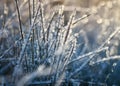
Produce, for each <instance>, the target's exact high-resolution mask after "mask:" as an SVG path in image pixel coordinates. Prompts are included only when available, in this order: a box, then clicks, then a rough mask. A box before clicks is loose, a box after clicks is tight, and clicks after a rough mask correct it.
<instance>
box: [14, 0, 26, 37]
mask: <svg viewBox="0 0 120 86" xmlns="http://www.w3.org/2000/svg"><path fill="white" fill-rule="evenodd" d="M15 3H16V8H17V13H18V20H19V28H20V34H21V38H22V39H23V37H24V36H23V31H22V22H21V18H20V11H19V7H18V1H17V0H15Z"/></svg>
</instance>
